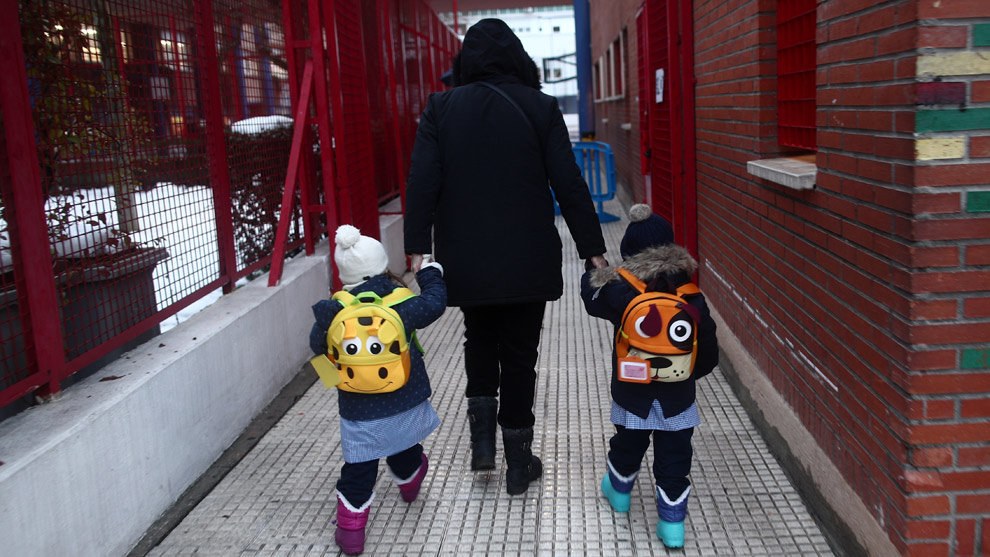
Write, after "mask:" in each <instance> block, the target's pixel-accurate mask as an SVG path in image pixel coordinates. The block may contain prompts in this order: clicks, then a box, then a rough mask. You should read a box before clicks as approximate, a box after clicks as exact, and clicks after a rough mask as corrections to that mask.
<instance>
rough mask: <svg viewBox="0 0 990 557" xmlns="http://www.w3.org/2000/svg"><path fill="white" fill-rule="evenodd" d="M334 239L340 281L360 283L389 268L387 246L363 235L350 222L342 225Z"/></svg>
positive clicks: (334, 258) (335, 258)
mask: <svg viewBox="0 0 990 557" xmlns="http://www.w3.org/2000/svg"><path fill="white" fill-rule="evenodd" d="M334 240H335V241H336V243H337V249H336V250H334V254H333V260H334V261H335V262H336V263H337V271H338V272H339V273H340V282H342V283H344V284H360V283H362V282H364V281H366V280H368V279H369V278H371V277H373V276H375V275H380V274H382V273H384V272H385V269H387V268H388V254H386V253H385V247H384V246H382V244H381V242H379V241H378V240H376V239H374V238H369V237H368V236H362V235H361V231H360V230H358V229H357V228H355V227H353V226H351V225H349V224H344V225H341V226H340V227H338V228H337V234H336V237H335V238H334Z"/></svg>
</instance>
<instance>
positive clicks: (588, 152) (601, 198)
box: [557, 141, 619, 222]
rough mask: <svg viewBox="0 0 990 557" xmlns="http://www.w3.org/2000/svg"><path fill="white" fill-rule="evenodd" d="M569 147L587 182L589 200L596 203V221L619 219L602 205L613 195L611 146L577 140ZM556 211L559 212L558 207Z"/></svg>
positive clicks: (613, 181)
mask: <svg viewBox="0 0 990 557" xmlns="http://www.w3.org/2000/svg"><path fill="white" fill-rule="evenodd" d="M571 149H572V150H573V151H574V160H575V161H576V162H577V165H578V168H580V169H581V174H582V175H583V176H584V181H585V182H588V189H589V190H590V191H591V200H592V201H594V202H595V203H597V204H598V222H614V221H617V220H619V217H617V216H615V215H613V214H610V213H606V212H605V209H604V208H603V207H602V204H603V203H604V202H606V201H610V200H611V199H612V198H614V197H615V154H614V153H612V147H611V146H609V144H608V143H602V142H601V141H577V142H575V143H573V144H572V146H571ZM557 213H558V214H559V213H560V209H559V208H557Z"/></svg>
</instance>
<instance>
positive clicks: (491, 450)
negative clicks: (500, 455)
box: [467, 396, 498, 470]
mask: <svg viewBox="0 0 990 557" xmlns="http://www.w3.org/2000/svg"><path fill="white" fill-rule="evenodd" d="M497 414H498V400H497V399H496V398H495V397H493V396H473V397H469V398H468V411H467V415H468V423H469V424H470V425H471V469H472V470H493V469H494V468H495V425H496V422H495V420H496V417H497Z"/></svg>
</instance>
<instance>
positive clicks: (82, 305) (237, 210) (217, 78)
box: [0, 0, 456, 407]
mask: <svg viewBox="0 0 990 557" xmlns="http://www.w3.org/2000/svg"><path fill="white" fill-rule="evenodd" d="M309 1H311V2H320V9H321V12H320V13H323V14H327V13H334V14H335V17H334V18H326V20H325V21H324V23H326V22H330V23H329V24H333V25H336V27H335V28H334V29H332V31H334V32H335V34H336V35H338V37H337V38H338V43H337V44H339V45H340V48H341V49H342V52H341V53H340V54H341V57H340V59H341V61H342V63H341V64H340V67H339V68H336V69H335V71H336V73H330V68H325V69H324V73H323V74H322V75H316V76H315V80H320V79H321V78H322V83H321V84H320V86H319V87H317V88H316V89H317V90H322V91H323V92H324V93H325V94H326V95H327V96H329V98H330V99H331V101H332V102H330V103H329V106H330V107H331V109H335V110H336V111H337V112H338V113H340V114H343V115H344V116H345V117H344V118H343V120H342V121H343V123H344V126H342V128H341V129H339V130H330V129H329V127H330V126H331V125H330V122H329V120H323V121H320V120H319V119H316V118H312V119H310V120H309V121H308V122H307V124H306V125H307V130H306V133H304V134H302V136H301V137H304V138H305V141H306V142H307V143H308V145H309V147H308V148H305V149H297V152H298V153H301V154H302V155H301V159H302V160H300V161H299V166H298V168H299V170H300V172H302V173H303V176H302V177H301V178H300V182H301V183H302V182H304V183H306V184H310V185H312V186H313V187H311V188H310V189H307V190H305V191H303V190H302V189H300V190H299V191H298V192H296V193H295V194H294V195H290V196H287V197H286V199H288V200H292V202H293V208H292V210H291V211H289V212H288V214H289V215H290V218H289V221H288V222H289V223H290V224H289V226H288V231H287V234H286V235H287V239H284V240H285V245H284V246H283V248H284V250H285V251H288V252H291V251H292V250H293V249H296V248H301V247H302V246H303V245H304V243H305V244H306V246H307V247H309V248H311V246H312V244H313V242H314V239H315V238H318V237H319V236H320V235H323V234H325V230H326V227H327V219H325V218H323V217H322V216H321V215H320V214H304V213H303V209H302V207H303V206H302V205H301V204H300V202H299V199H300V197H303V198H306V199H309V198H311V197H312V199H313V200H314V201H315V200H319V198H320V196H321V195H323V196H324V197H325V196H326V195H327V194H326V193H323V194H321V193H320V190H319V189H317V188H315V186H316V185H318V184H324V183H326V184H330V185H331V186H332V187H331V188H330V189H327V190H324V191H325V192H326V191H328V192H329V195H332V196H334V198H335V199H334V201H336V202H338V205H337V207H343V208H345V209H346V211H341V212H340V213H339V214H335V215H333V217H334V218H333V219H331V220H330V222H331V224H332V223H334V222H337V221H338V219H339V222H353V223H355V224H358V225H360V226H362V229H364V228H373V230H371V232H372V233H377V215H378V211H379V205H380V204H381V203H383V202H385V201H389V200H391V199H394V198H396V197H400V196H401V194H402V190H403V188H404V175H405V168H406V166H407V165H408V157H409V152H410V151H411V146H412V140H413V137H414V133H415V126H416V124H415V122H416V118H417V117H418V116H419V112H420V111H421V110H422V106H423V104H424V100H425V96H426V94H428V93H429V92H430V91H433V90H438V89H440V88H441V87H442V86H441V84H440V81H439V77H440V75H441V74H442V72H443V71H445V69H446V67H449V64H450V61H451V59H452V57H453V53H454V51H455V49H456V37H455V36H454V35H453V34H452V33H451V32H450V31H449V30H447V29H446V28H445V27H443V26H442V24H440V22H439V20H438V19H437V18H436V16H435V15H434V14H433V13H432V12H431V11H430V10H429V8H428V6H427V5H426V3H425V2H424V1H421V0H416V1H401V0H378V1H377V2H360V1H358V0H309ZM291 6H292V7H298V8H299V9H296V10H291V9H287V8H288V7H287V6H286V5H283V4H280V3H277V2H271V1H270V0H240V1H237V2H235V1H233V0H213V1H208V0H106V1H103V2H95V3H94V2H80V1H76V0H62V1H60V2H52V1H38V0H20V2H4V3H3V7H0V69H2V71H3V76H4V79H3V80H2V81H0V109H2V111H0V192H2V201H3V205H2V215H0V217H2V221H0V236H2V238H0V255H2V259H0V301H2V302H3V306H2V307H0V341H2V344H0V407H4V406H7V405H9V404H10V403H11V402H14V401H18V400H21V399H22V398H23V397H25V396H27V395H31V394H35V395H39V396H47V395H50V394H52V393H54V392H57V391H58V390H59V389H60V388H61V386H62V384H63V382H64V381H65V380H66V378H68V377H70V376H72V375H73V374H75V373H77V372H79V371H80V370H84V369H94V368H96V367H98V366H100V365H102V364H103V363H105V362H106V361H108V360H110V359H112V358H114V357H116V355H117V353H119V352H120V351H121V350H123V349H125V348H127V347H129V346H131V345H134V344H136V343H138V342H141V341H143V340H146V339H148V338H150V337H152V336H154V335H156V334H158V333H159V331H160V330H161V328H162V326H163V322H165V326H170V325H171V324H172V323H174V322H175V319H169V318H170V317H172V316H175V315H176V314H177V313H179V312H180V310H182V309H184V308H186V307H187V306H189V305H191V304H193V303H194V302H196V301H198V300H201V299H202V298H204V297H205V296H207V295H208V294H210V293H211V292H213V291H217V290H218V289H222V291H224V292H229V291H231V290H232V289H233V288H234V286H235V283H236V282H237V281H238V280H241V279H244V278H245V277H249V275H253V274H255V273H257V272H259V271H262V270H264V269H265V268H266V267H267V266H268V265H270V264H271V263H272V251H273V246H274V244H275V241H276V228H277V224H278V221H279V214H280V211H281V208H282V204H283V187H284V185H285V180H286V173H287V168H288V166H289V155H290V150H291V147H292V140H293V127H292V122H293V119H292V117H293V116H294V110H293V108H294V104H295V103H297V102H298V95H299V91H298V89H299V84H298V83H294V82H293V80H294V79H301V75H302V73H301V72H298V71H297V69H298V68H301V67H302V65H304V64H305V55H303V56H300V54H301V52H300V51H298V50H296V51H294V52H290V50H292V49H293V48H294V45H291V44H290V45H287V44H286V42H287V40H288V39H287V38H286V37H287V35H288V36H293V33H292V30H289V32H288V33H287V32H286V27H285V25H284V21H286V20H287V19H288V17H289V16H290V15H292V14H295V15H292V17H300V18H301V21H302V25H301V26H296V27H300V28H301V29H303V30H305V29H306V28H307V24H306V13H307V9H306V7H305V2H304V1H303V0H292V5H291ZM325 31H327V30H326V29H324V30H318V32H320V33H321V34H323V32H325ZM309 32H312V30H310V31H309ZM305 38H306V37H299V39H300V40H301V39H305ZM345 45H346V46H345ZM343 50H347V52H343ZM362 59H363V64H359V63H358V62H359V61H360V60H362ZM293 64H295V65H296V66H293ZM314 112H315V111H314ZM320 126H324V127H328V130H329V131H330V133H326V132H327V131H328V130H324V132H321V131H320ZM334 132H336V133H334ZM335 136H336V137H335ZM327 145H332V146H333V147H332V148H331V147H327ZM333 153H335V154H333ZM335 160H336V161H339V162H344V163H345V165H346V166H345V167H341V168H335V167H334V161H335ZM326 173H330V175H328V176H324V174H326ZM324 178H327V179H326V180H324ZM290 193H293V192H291V191H290ZM327 206H328V204H324V205H322V207H324V208H326V207H327ZM305 219H309V224H308V225H307V226H306V227H305V228H304V226H303V222H304V220H305ZM304 236H305V237H304ZM304 241H305V242H304ZM166 320H167V321H166Z"/></svg>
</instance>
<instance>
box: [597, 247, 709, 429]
mask: <svg viewBox="0 0 990 557" xmlns="http://www.w3.org/2000/svg"><path fill="white" fill-rule="evenodd" d="M619 266H620V267H622V268H624V269H626V270H628V271H629V272H631V273H632V274H633V275H634V276H636V277H637V278H639V279H640V280H642V281H643V282H646V283H648V284H649V283H650V282H652V281H653V280H654V279H656V278H657V277H661V278H662V279H663V280H661V281H660V284H664V283H666V284H667V285H669V287H670V288H669V290H670V291H673V290H674V289H676V288H677V287H678V286H680V285H682V284H685V283H687V282H689V281H690V280H691V275H692V274H693V273H694V270H695V268H696V267H697V263H696V262H695V260H694V258H693V257H691V255H690V254H689V253H688V251H687V250H686V249H684V248H683V247H681V246H678V245H675V244H667V245H664V246H657V247H653V248H648V249H645V250H643V251H641V252H639V253H638V254H635V255H633V256H631V257H629V258H627V259H625V260H624V261H623V262H622V263H620V264H619ZM638 294H639V292H638V291H637V290H636V289H635V288H633V287H632V286H630V285H629V283H628V282H626V281H625V280H623V279H622V278H621V277H620V275H619V273H618V272H617V271H616V270H615V269H614V268H612V267H606V268H604V269H593V270H591V271H588V272H586V273H585V274H584V276H582V277H581V299H582V300H583V301H584V306H585V309H586V310H587V311H588V313H589V314H590V315H592V316H593V317H600V318H602V319H607V320H608V321H611V322H612V325H613V336H612V338H613V339H614V338H615V332H616V331H618V327H619V323H620V321H621V320H622V314H623V312H624V311H625V309H626V306H627V305H628V304H629V302H630V301H632V299H633V298H635V297H636V296H637V295H638ZM685 300H686V301H687V303H689V304H691V305H692V306H694V307H696V308H697V309H698V312H699V314H700V315H701V320H700V322H699V323H698V331H697V337H696V338H697V343H698V355H697V357H696V358H695V362H694V370H693V371H692V373H691V376H690V377H688V378H687V379H686V380H684V381H680V382H677V383H661V382H652V383H649V384H645V385H644V384H640V383H628V382H625V381H619V379H618V373H617V369H618V366H617V360H616V354H615V343H614V342H613V343H612V399H613V400H614V401H615V402H617V403H619V406H621V407H623V408H625V409H626V410H628V411H629V412H632V413H633V414H636V415H637V416H639V417H640V418H645V417H646V416H647V415H649V413H650V408H651V407H652V406H653V401H654V400H656V401H658V402H659V403H660V407H661V408H662V409H663V415H664V416H665V417H668V418H669V417H672V416H676V415H677V414H680V413H681V412H683V411H684V410H687V408H688V407H690V406H691V405H692V404H694V401H695V381H697V380H698V379H700V378H702V377H704V376H705V375H708V374H709V373H711V371H712V370H713V369H714V368H715V366H716V365H718V338H717V337H716V334H715V320H714V319H712V316H711V311H710V310H709V309H708V304H707V303H706V302H705V297H704V295H702V294H698V295H695V296H691V297H686V298H685Z"/></svg>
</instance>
